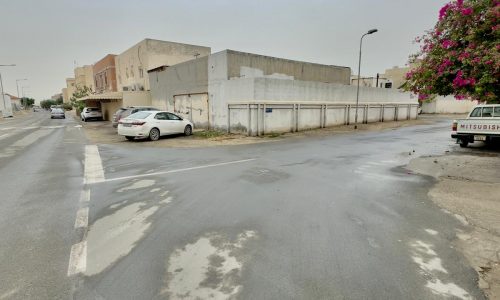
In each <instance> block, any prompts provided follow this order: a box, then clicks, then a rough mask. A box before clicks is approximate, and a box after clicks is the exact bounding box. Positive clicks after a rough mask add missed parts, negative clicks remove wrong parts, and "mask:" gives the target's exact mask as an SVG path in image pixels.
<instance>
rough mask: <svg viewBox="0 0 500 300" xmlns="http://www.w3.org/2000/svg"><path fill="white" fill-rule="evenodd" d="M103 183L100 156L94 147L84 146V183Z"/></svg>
mask: <svg viewBox="0 0 500 300" xmlns="http://www.w3.org/2000/svg"><path fill="white" fill-rule="evenodd" d="M103 181H104V169H103V167H102V161H101V156H100V155H99V149H98V148H97V146H96V145H86V146H85V170H84V183H86V184H91V183H98V182H103Z"/></svg>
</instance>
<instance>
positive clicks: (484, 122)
mask: <svg viewBox="0 0 500 300" xmlns="http://www.w3.org/2000/svg"><path fill="white" fill-rule="evenodd" d="M451 131H452V132H451V137H452V138H454V139H457V143H459V144H460V147H464V148H465V147H467V145H468V144H469V143H474V142H475V141H482V142H485V143H489V142H495V141H500V104H486V105H477V106H476V107H474V109H473V110H472V111H471V112H470V114H469V115H468V116H467V118H466V119H460V120H454V121H453V126H452V129H451Z"/></svg>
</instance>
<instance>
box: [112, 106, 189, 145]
mask: <svg viewBox="0 0 500 300" xmlns="http://www.w3.org/2000/svg"><path fill="white" fill-rule="evenodd" d="M193 128H194V126H193V123H191V122H190V121H189V120H185V119H183V118H181V117H179V116H178V115H176V114H173V113H171V112H168V111H140V112H136V113H135V114H131V115H130V116H128V117H127V118H125V119H121V120H120V121H119V122H118V134H119V135H123V136H125V138H127V140H129V141H130V140H133V139H135V138H149V139H150V140H152V141H156V140H158V139H159V138H160V137H161V136H162V135H170V134H179V133H183V134H184V135H186V136H188V135H191V134H192V133H193Z"/></svg>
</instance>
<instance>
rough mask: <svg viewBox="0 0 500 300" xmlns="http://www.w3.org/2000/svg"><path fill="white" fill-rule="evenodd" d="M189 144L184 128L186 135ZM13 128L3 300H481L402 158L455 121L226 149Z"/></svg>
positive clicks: (7, 133)
mask: <svg viewBox="0 0 500 300" xmlns="http://www.w3.org/2000/svg"><path fill="white" fill-rule="evenodd" d="M180 138H182V137H180ZM148 143H149V142H134V143H123V144H119V145H91V144H88V143H87V142H86V139H85V137H84V134H83V129H82V128H80V127H79V125H78V122H76V121H74V120H73V119H66V120H50V118H49V115H48V114H47V113H43V112H40V113H33V114H32V115H30V116H26V117H21V118H16V119H12V120H7V121H3V122H1V123H0V149H1V151H0V172H1V173H0V190H1V191H2V192H1V193H2V195H1V198H2V201H1V205H2V206H1V208H2V209H1V210H0V229H1V230H0V241H1V246H0V270H1V274H2V278H1V281H0V299H11V298H12V299H28V298H31V299H68V298H73V299H196V298H198V299H208V298H214V299H230V298H238V299H444V298H446V297H449V296H452V297H456V298H457V299H483V296H482V293H481V291H480V290H479V289H478V287H477V284H476V280H477V276H476V274H475V271H474V270H473V269H471V268H470V267H469V266H468V264H467V262H466V261H465V259H464V257H463V256H462V255H461V254H460V253H459V252H458V251H457V250H456V249H455V248H454V247H453V243H452V241H453V239H454V238H455V233H456V230H457V229H462V230H467V227H465V225H463V224H462V223H461V222H460V220H458V219H457V218H455V217H454V216H453V215H451V214H449V213H447V212H446V211H443V210H441V209H439V208H438V207H436V206H435V205H433V204H432V202H431V201H430V200H429V199H428V197H427V192H428V190H429V188H430V187H431V186H432V184H433V181H432V179H430V178H427V177H423V176H419V175H416V174H412V173H411V172H408V171H406V170H405V169H404V168H403V166H404V165H406V164H407V163H408V162H409V160H410V159H411V158H414V157H417V156H421V155H432V154H442V153H443V152H444V151H456V150H457V147H458V146H457V145H454V144H453V143H452V141H451V140H450V139H449V122H448V121H439V122H436V123H434V124H431V125H420V126H413V127H407V128H401V129H395V130H385V131H380V132H356V133H349V134H336V135H331V136H323V137H309V138H291V139H287V140H282V141H276V142H270V143H263V144H253V145H242V146H229V147H212V148H197V149H196V148H191V149H176V148H168V149H166V148H165V149H160V148H150V147H148Z"/></svg>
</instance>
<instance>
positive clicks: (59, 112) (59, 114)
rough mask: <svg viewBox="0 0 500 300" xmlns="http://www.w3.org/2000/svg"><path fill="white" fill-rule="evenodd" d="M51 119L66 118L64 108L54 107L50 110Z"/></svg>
mask: <svg viewBox="0 0 500 300" xmlns="http://www.w3.org/2000/svg"><path fill="white" fill-rule="evenodd" d="M50 118H51V119H66V115H65V114H64V109H62V108H53V109H52V110H51V111H50Z"/></svg>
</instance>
